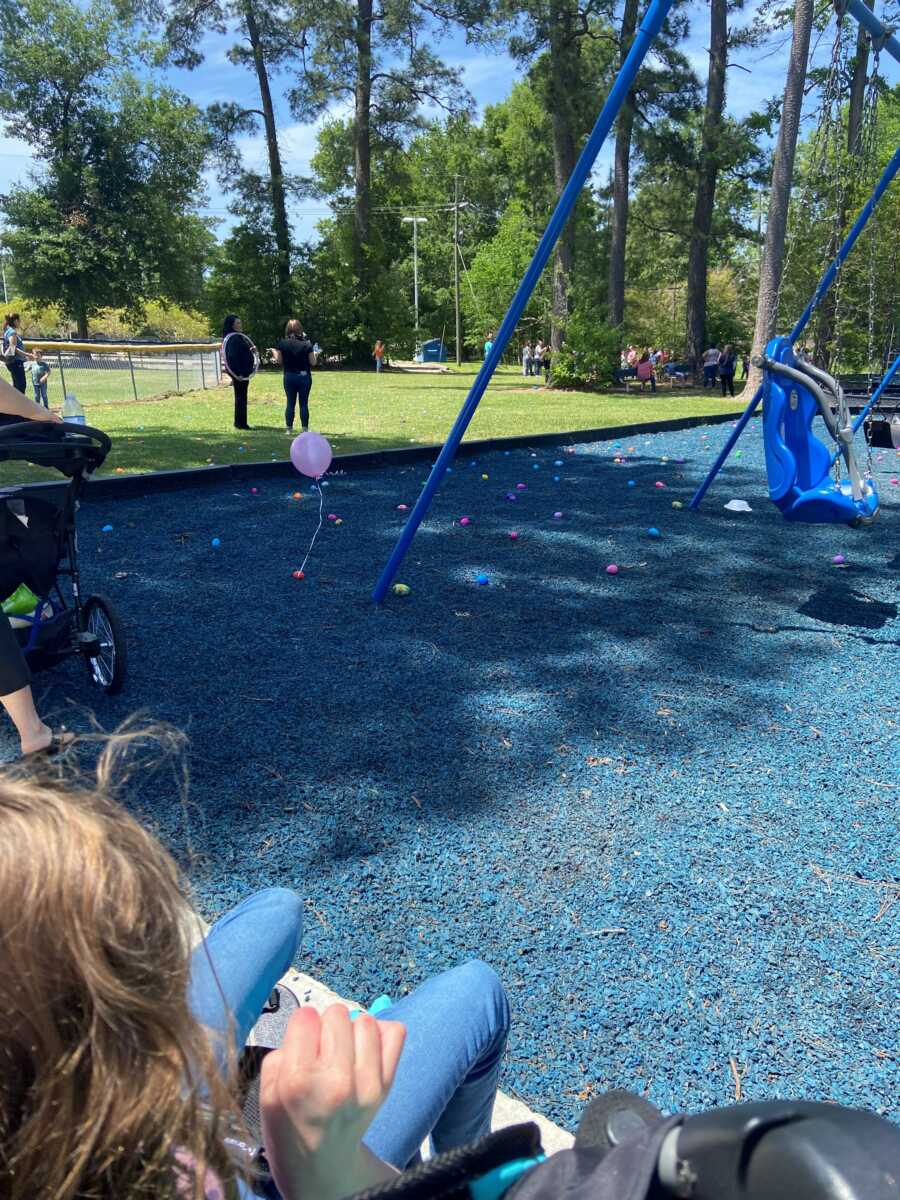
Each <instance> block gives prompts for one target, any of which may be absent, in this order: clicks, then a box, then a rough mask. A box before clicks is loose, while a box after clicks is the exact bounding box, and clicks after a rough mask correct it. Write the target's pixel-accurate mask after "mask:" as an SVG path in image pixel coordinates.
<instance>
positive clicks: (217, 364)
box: [212, 353, 222, 383]
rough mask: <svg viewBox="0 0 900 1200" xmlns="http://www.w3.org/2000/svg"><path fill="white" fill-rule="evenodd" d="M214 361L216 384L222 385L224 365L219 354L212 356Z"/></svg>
mask: <svg viewBox="0 0 900 1200" xmlns="http://www.w3.org/2000/svg"><path fill="white" fill-rule="evenodd" d="M212 360H213V367H214V369H215V373H216V383H221V382H222V364H221V362H220V361H219V356H218V354H215V353H214V354H213V356H212Z"/></svg>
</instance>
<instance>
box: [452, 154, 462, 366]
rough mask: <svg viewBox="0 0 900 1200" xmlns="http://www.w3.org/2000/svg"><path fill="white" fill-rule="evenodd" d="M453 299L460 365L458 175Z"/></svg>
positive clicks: (456, 178)
mask: <svg viewBox="0 0 900 1200" xmlns="http://www.w3.org/2000/svg"><path fill="white" fill-rule="evenodd" d="M453 301H454V304H455V306H456V365H457V366H458V367H461V366H462V324H461V322H460V319H459V176H458V175H454V176H453Z"/></svg>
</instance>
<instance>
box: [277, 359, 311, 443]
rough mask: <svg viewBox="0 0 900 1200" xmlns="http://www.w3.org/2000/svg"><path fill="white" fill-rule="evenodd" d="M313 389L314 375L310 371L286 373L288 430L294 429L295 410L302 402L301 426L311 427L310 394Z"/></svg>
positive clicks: (285, 419)
mask: <svg viewBox="0 0 900 1200" xmlns="http://www.w3.org/2000/svg"><path fill="white" fill-rule="evenodd" d="M311 388H312V375H310V373H309V371H285V373H284V394H285V397H286V399H287V404H286V405H285V409H284V424H285V428H286V429H293V427H294V409H295V408H296V406H297V401H298V400H299V401H300V424H301V425H302V426H303V428H304V429H306V428H307V427H308V426H309V393H310V389H311Z"/></svg>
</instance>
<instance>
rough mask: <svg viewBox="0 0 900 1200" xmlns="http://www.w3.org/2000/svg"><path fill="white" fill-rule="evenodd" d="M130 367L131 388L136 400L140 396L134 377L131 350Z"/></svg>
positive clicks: (129, 353)
mask: <svg viewBox="0 0 900 1200" xmlns="http://www.w3.org/2000/svg"><path fill="white" fill-rule="evenodd" d="M128 367H129V370H130V371H131V390H132V391H133V392H134V398H135V400H137V398H138V394H137V383H136V381H135V378H134V363H133V362H132V361H131V351H130V350H129V351H128Z"/></svg>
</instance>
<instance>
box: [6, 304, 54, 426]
mask: <svg viewBox="0 0 900 1200" xmlns="http://www.w3.org/2000/svg"><path fill="white" fill-rule="evenodd" d="M21 324H22V319H21V317H20V316H19V314H18V313H7V315H6V318H5V319H4V322H3V325H4V329H3V361H4V362H5V363H6V369H7V371H9V374H10V377H11V379H12V385H13V387H14V388H15V389H16V391H19V392H21V393H22V395H23V396H24V395H25V393H26V391H27V388H28V384H27V383H26V376H25V364H26V363H27V364H28V366H29V369H30V371H31V384H32V387H33V388H34V399H35V403H36V404H42V405H43V406H44V408H49V407H50V401H49V400H48V398H47V381H48V380H49V378H50V366H49V364H48V363H47V362H45V361H44V356H43V354H42V353H41V351H40V350H31V351H28V350H26V349H25V343H24V341H23V340H22V334H21Z"/></svg>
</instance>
